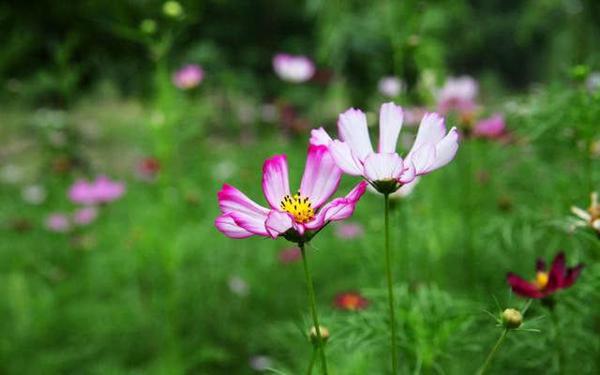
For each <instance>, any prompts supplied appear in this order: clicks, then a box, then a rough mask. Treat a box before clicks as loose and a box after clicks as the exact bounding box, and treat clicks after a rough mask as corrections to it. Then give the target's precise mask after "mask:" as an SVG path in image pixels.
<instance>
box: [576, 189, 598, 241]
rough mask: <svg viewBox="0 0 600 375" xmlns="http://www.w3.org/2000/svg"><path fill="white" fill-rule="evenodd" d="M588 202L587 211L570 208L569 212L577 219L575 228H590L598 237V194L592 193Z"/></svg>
mask: <svg viewBox="0 0 600 375" xmlns="http://www.w3.org/2000/svg"><path fill="white" fill-rule="evenodd" d="M590 200H591V203H590V207H588V209H587V210H584V209H582V208H579V207H575V206H573V207H571V212H572V213H573V214H574V215H575V216H577V218H578V220H577V221H576V222H575V226H578V227H590V228H592V229H593V230H594V231H596V233H597V234H598V235H599V236H600V204H599V203H598V193H596V192H593V193H592V194H591V198H590Z"/></svg>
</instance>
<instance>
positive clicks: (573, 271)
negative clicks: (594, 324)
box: [506, 252, 583, 298]
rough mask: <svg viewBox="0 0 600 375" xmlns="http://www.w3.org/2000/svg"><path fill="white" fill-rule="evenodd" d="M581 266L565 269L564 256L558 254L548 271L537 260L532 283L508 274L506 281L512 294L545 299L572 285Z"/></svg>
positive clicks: (544, 264)
mask: <svg viewBox="0 0 600 375" xmlns="http://www.w3.org/2000/svg"><path fill="white" fill-rule="evenodd" d="M582 268H583V264H578V265H577V266H575V267H572V268H567V267H566V265H565V254H564V253H563V252H560V253H558V254H557V255H556V257H555V258H554V261H553V262H552V267H551V268H550V271H547V270H546V262H544V261H543V260H542V259H538V260H537V262H536V274H535V279H534V280H533V281H526V280H524V279H522V278H521V277H519V276H517V275H515V274H514V273H512V272H509V273H508V275H507V277H506V280H507V281H508V284H509V285H510V286H511V288H512V290H513V292H515V293H516V294H518V295H520V296H522V297H528V298H545V297H548V296H549V295H551V294H553V293H554V292H556V291H558V290H560V289H565V288H568V287H570V286H571V285H573V283H574V282H575V281H576V280H577V278H578V277H579V274H580V273H581V269H582Z"/></svg>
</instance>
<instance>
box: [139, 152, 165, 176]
mask: <svg viewBox="0 0 600 375" xmlns="http://www.w3.org/2000/svg"><path fill="white" fill-rule="evenodd" d="M159 171H160V162H159V161H158V159H156V158H153V157H147V158H144V159H142V160H140V162H139V163H138V165H137V175H138V177H139V178H140V179H141V180H144V181H152V180H154V178H155V177H156V175H157V174H158V172H159Z"/></svg>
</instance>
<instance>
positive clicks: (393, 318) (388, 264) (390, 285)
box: [384, 194, 398, 375]
mask: <svg viewBox="0 0 600 375" xmlns="http://www.w3.org/2000/svg"><path fill="white" fill-rule="evenodd" d="M384 204H385V210H384V212H385V272H386V275H387V287H388V303H389V308H390V331H391V332H390V333H391V338H390V340H391V345H390V348H391V355H392V373H393V374H394V375H396V374H397V373H398V358H397V357H396V355H397V353H398V351H397V349H396V314H395V313H394V283H393V282H392V266H391V264H392V259H391V258H392V256H391V251H390V197H389V194H385V195H384Z"/></svg>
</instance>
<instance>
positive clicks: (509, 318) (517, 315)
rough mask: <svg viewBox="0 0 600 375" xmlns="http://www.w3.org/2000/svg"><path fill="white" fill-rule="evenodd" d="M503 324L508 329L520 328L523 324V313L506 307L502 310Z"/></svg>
mask: <svg viewBox="0 0 600 375" xmlns="http://www.w3.org/2000/svg"><path fill="white" fill-rule="evenodd" d="M501 317H502V324H504V326H505V327H506V328H508V329H515V328H519V327H520V326H521V324H523V315H521V312H520V311H519V310H516V309H506V310H504V311H503V312H502V316H501Z"/></svg>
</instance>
